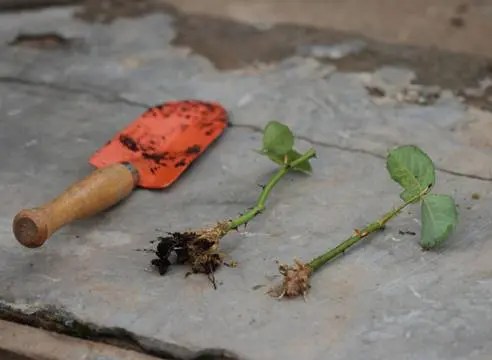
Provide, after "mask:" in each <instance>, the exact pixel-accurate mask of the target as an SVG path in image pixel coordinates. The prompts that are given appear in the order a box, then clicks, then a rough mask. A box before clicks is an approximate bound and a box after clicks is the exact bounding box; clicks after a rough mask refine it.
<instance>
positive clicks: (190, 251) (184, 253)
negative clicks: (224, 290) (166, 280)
mask: <svg viewBox="0 0 492 360" xmlns="http://www.w3.org/2000/svg"><path fill="white" fill-rule="evenodd" d="M228 231H229V227H228V224H227V223H218V224H217V225H216V226H214V227H212V228H205V229H199V230H196V231H186V232H174V233H168V234H167V236H159V237H158V238H157V240H156V241H153V242H157V247H156V250H148V249H146V250H144V251H147V252H153V253H155V255H156V258H155V259H153V260H152V261H151V265H152V266H154V267H155V268H156V269H157V271H158V272H159V274H160V275H165V274H166V273H167V271H168V269H169V267H170V266H171V265H172V264H176V265H184V264H189V265H190V266H191V272H190V273H188V274H187V276H188V275H190V274H198V273H201V274H205V275H207V276H208V278H209V280H210V282H211V283H212V285H213V287H214V288H215V289H216V288H217V284H216V282H215V277H214V273H215V271H216V270H217V269H218V268H219V267H220V266H221V265H222V264H223V263H224V255H223V254H222V253H221V252H219V250H218V248H219V243H220V240H221V239H222V237H224V236H225V235H226V234H227V232H228Z"/></svg>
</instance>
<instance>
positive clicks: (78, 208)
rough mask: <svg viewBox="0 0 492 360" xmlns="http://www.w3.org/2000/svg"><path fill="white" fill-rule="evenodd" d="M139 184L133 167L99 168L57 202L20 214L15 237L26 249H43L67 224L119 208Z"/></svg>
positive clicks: (17, 216) (123, 165)
mask: <svg viewBox="0 0 492 360" xmlns="http://www.w3.org/2000/svg"><path fill="white" fill-rule="evenodd" d="M137 183H138V172H137V170H136V169H135V168H133V166H131V165H130V164H112V165H109V166H107V167H104V168H101V169H97V170H95V171H94V172H93V173H92V174H90V175H89V176H87V177H86V178H85V179H82V180H81V181H79V182H77V183H75V184H73V185H72V186H70V187H69V188H68V189H66V190H65V191H64V192H63V193H62V194H61V195H60V196H58V197H57V198H55V199H54V200H52V201H50V202H48V203H46V204H44V205H42V206H41V207H37V208H34V209H26V210H22V211H20V212H19V213H18V214H17V215H16V217H15V218H14V221H13V224H12V227H13V231H14V234H15V237H16V239H17V240H18V241H19V242H20V243H21V244H22V245H24V246H26V247H29V248H35V247H39V246H41V245H43V244H44V243H45V241H46V240H47V239H48V238H49V237H50V236H51V235H52V234H53V233H54V232H55V231H57V230H58V229H60V228H61V227H63V226H64V225H66V224H68V223H70V222H72V221H74V220H77V219H81V218H85V217H89V216H91V215H94V214H97V213H98V212H100V211H103V210H105V209H107V208H109V207H111V206H113V205H115V204H116V203H117V202H119V201H120V200H122V199H123V198H125V197H126V196H127V195H129V194H130V193H131V192H132V190H133V189H134V188H135V186H136V185H137Z"/></svg>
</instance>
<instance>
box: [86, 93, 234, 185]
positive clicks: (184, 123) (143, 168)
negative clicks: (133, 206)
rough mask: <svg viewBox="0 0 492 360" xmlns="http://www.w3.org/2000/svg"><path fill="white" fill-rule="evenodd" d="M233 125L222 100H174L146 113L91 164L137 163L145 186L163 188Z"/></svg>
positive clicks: (92, 159) (104, 148)
mask: <svg viewBox="0 0 492 360" xmlns="http://www.w3.org/2000/svg"><path fill="white" fill-rule="evenodd" d="M227 125H228V115H227V112H226V111H225V109H224V108H223V107H222V106H221V105H220V104H218V103H213V102H204V101H198V100H186V101H172V102H167V103H164V104H162V105H158V106H154V107H152V108H150V109H148V110H147V111H145V112H144V113H143V114H142V115H141V116H140V117H139V118H137V119H136V120H135V121H134V122H133V123H131V124H130V125H129V126H127V127H126V128H125V129H124V130H122V131H120V132H119V133H117V134H116V135H115V136H114V138H113V139H112V140H111V141H109V142H108V143H107V144H106V145H104V146H103V147H102V148H101V149H99V150H98V151H97V152H96V153H95V154H94V155H93V156H92V157H91V158H90V159H89V163H90V164H92V165H94V166H96V167H98V168H101V167H105V166H107V165H109V164H113V163H121V162H128V163H131V164H132V165H133V166H134V167H136V169H137V170H138V172H139V174H140V181H139V184H138V185H139V186H140V187H144V188H150V189H161V188H165V187H167V186H169V185H170V184H172V183H173V182H174V181H175V180H176V179H177V178H178V177H179V176H180V175H181V174H182V173H183V172H184V171H185V170H186V169H187V168H188V166H190V164H191V163H192V162H193V160H195V159H196V158H197V157H199V156H200V155H201V154H202V153H203V152H204V151H205V150H206V149H207V147H208V146H209V145H210V144H211V143H212V142H213V141H214V140H215V139H217V138H218V137H219V136H220V135H221V134H222V132H223V131H224V129H225V128H226V127H227Z"/></svg>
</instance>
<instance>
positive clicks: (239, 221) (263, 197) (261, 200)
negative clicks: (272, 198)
mask: <svg viewBox="0 0 492 360" xmlns="http://www.w3.org/2000/svg"><path fill="white" fill-rule="evenodd" d="M315 156H316V152H315V150H314V149H310V150H308V151H307V152H306V153H305V154H303V155H302V156H301V157H300V158H298V159H296V160H294V161H292V162H291V163H290V164H286V165H284V166H283V167H282V168H280V169H279V170H278V171H277V173H275V175H273V176H272V177H271V179H270V180H269V181H268V183H267V184H266V185H265V186H264V187H263V190H262V192H261V193H260V196H259V197H258V200H257V201H256V205H255V206H254V207H253V208H252V209H250V210H248V211H247V212H245V213H244V214H243V215H241V216H239V217H237V218H236V219H234V220H232V221H231V222H230V223H229V228H228V230H227V231H230V230H234V229H237V228H238V227H239V226H241V225H244V224H246V223H247V222H248V221H250V220H251V219H253V218H254V217H255V216H256V215H258V214H259V213H261V212H262V211H263V210H265V203H266V201H267V199H268V196H269V195H270V192H271V191H272V189H273V188H274V187H275V185H277V183H278V182H279V181H280V179H281V178H282V177H283V176H284V175H285V174H287V172H288V171H289V170H290V169H291V168H293V167H295V166H297V165H299V164H301V163H302V162H304V161H306V160H309V159H310V158H312V157H315Z"/></svg>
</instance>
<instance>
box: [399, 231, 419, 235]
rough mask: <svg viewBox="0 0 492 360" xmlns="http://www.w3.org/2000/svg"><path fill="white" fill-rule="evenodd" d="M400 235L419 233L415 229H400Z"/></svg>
mask: <svg viewBox="0 0 492 360" xmlns="http://www.w3.org/2000/svg"><path fill="white" fill-rule="evenodd" d="M398 234H399V235H411V236H415V235H417V233H416V232H415V231H408V230H398Z"/></svg>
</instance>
